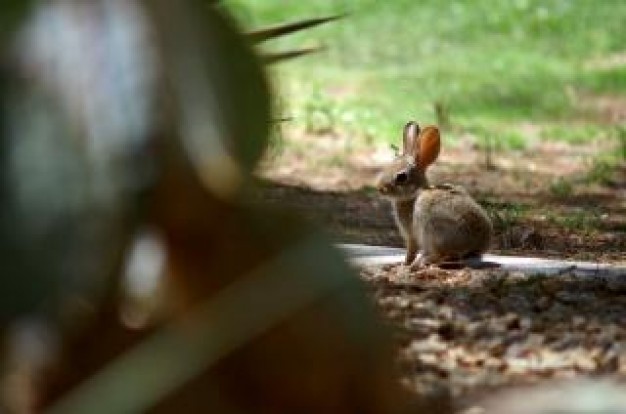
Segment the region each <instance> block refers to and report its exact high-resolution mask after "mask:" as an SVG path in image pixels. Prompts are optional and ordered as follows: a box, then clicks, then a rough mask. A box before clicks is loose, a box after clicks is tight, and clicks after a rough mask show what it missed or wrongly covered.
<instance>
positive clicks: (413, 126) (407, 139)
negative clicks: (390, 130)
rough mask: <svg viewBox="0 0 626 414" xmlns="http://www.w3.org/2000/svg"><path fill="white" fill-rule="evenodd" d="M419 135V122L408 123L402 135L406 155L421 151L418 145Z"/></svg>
mask: <svg viewBox="0 0 626 414" xmlns="http://www.w3.org/2000/svg"><path fill="white" fill-rule="evenodd" d="M419 134H420V127H419V125H417V122H414V121H410V122H407V124H406V125H405V126H404V133H403V135H402V150H403V153H404V154H411V155H415V154H416V151H417V150H418V149H419V147H418V145H417V141H418V137H419Z"/></svg>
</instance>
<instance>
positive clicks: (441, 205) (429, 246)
mask: <svg viewBox="0 0 626 414" xmlns="http://www.w3.org/2000/svg"><path fill="white" fill-rule="evenodd" d="M412 232H413V234H415V237H416V239H417V240H418V243H419V244H420V247H421V251H422V257H421V260H422V263H431V262H441V261H454V260H460V259H463V258H466V257H469V256H472V255H479V254H481V253H483V252H484V251H486V250H487V248H488V247H489V242H490V239H491V232H492V226H491V221H490V220H489V217H488V216H487V214H486V213H485V211H484V210H483V209H482V207H480V205H478V203H476V201H474V200H473V199H472V197H471V196H470V195H469V194H468V193H467V192H466V191H465V189H464V188H462V187H459V186H450V185H442V186H435V187H429V188H425V189H422V190H421V191H420V192H419V196H418V197H417V199H416V201H415V207H414V212H413V221H412Z"/></svg>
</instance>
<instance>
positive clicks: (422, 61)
mask: <svg viewBox="0 0 626 414" xmlns="http://www.w3.org/2000/svg"><path fill="white" fill-rule="evenodd" d="M223 3H224V6H225V7H227V8H228V9H229V10H230V11H231V12H232V13H233V14H234V15H235V16H236V18H237V19H238V20H239V21H240V23H241V24H242V25H243V26H244V27H245V28H248V29H251V28H255V27H261V26H267V25H271V24H277V23H281V22H286V21H292V20H296V19H300V18H305V17H309V16H324V15H332V14H338V13H348V14H349V15H348V17H347V18H346V19H345V20H343V21H341V22H339V23H336V24H329V25H324V26H322V27H320V28H317V29H316V30H311V31H304V32H302V33H297V34H295V35H293V36H288V37H286V38H284V39H279V40H277V41H273V42H272V43H271V45H267V46H265V47H266V48H267V49H281V48H283V49H285V48H287V47H288V46H289V47H303V46H316V45H325V46H327V49H326V50H325V51H324V52H322V53H318V54H316V55H313V56H309V57H306V58H303V59H297V60H295V61H293V62H290V63H287V64H283V65H278V66H276V67H275V68H274V69H273V73H274V75H275V77H276V79H277V80H278V82H276V88H277V89H279V96H280V98H279V102H278V105H279V108H280V109H281V112H282V115H283V116H286V117H292V118H293V121H292V122H293V125H295V126H297V127H302V128H305V129H306V130H307V131H308V132H313V133H316V132H321V133H323V132H333V133H338V134H351V135H352V136H354V138H355V139H364V140H365V143H368V144H369V143H372V142H379V143H380V142H390V143H392V142H395V141H396V140H397V135H398V131H399V130H400V129H399V128H400V127H401V125H403V124H404V123H405V122H406V120H407V119H417V120H419V121H420V122H423V123H432V122H439V123H441V122H442V121H448V122H449V123H450V126H451V127H452V128H451V129H450V132H449V134H448V137H450V138H451V139H452V140H454V139H455V138H458V136H460V134H462V133H463V132H471V133H473V134H477V135H490V136H491V137H492V138H493V139H495V140H496V141H497V146H498V147H500V148H504V149H506V148H512V149H522V148H525V147H526V146H527V145H528V144H529V142H528V139H530V138H529V137H527V136H525V133H524V131H525V130H524V127H525V126H526V127H527V126H528V124H529V123H531V124H532V125H533V126H537V127H539V128H540V133H539V134H538V135H536V136H534V137H533V139H542V140H543V139H554V140H565V141H568V142H573V143H585V142H587V141H589V140H594V139H600V138H606V137H611V138H614V137H616V136H617V137H618V138H620V137H621V139H622V140H623V139H625V138H624V137H623V135H624V133H623V130H622V129H619V128H617V129H616V128H615V125H617V124H619V122H623V118H621V119H620V117H618V116H612V115H611V114H610V113H608V112H610V109H611V108H610V107H609V108H608V109H607V104H606V102H605V101H606V100H607V99H610V98H612V97H614V96H618V95H619V94H624V93H626V46H625V44H624V41H625V39H626V24H625V23H624V22H626V2H625V1H620V0H603V1H588V0H542V1H539V0H516V1H502V2H501V1H494V0H459V1H438V0H424V1H413V0H394V1H376V0H334V1H333V0H316V1H313V2H295V1H291V2H284V1H277V0H274V1H272V0H227V1H224V2H223ZM620 102H621V104H623V106H624V107H626V99H624V98H622V100H621V101H619V100H618V101H617V103H616V104H617V105H619V104H620ZM614 103H615V102H614ZM437 105H438V106H440V108H441V113H440V114H439V118H438V117H437V116H436V110H435V106H437ZM609 106H610V103H609ZM621 109H623V108H621ZM442 118H443V119H442ZM616 131H618V132H616ZM620 131H621V132H620Z"/></svg>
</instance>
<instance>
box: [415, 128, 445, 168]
mask: <svg viewBox="0 0 626 414" xmlns="http://www.w3.org/2000/svg"><path fill="white" fill-rule="evenodd" d="M418 143H419V151H418V153H417V154H415V162H416V163H417V164H418V165H419V166H420V167H422V168H426V167H428V166H429V165H430V164H432V163H433V162H435V160H436V159H437V157H438V156H439V149H440V148H441V139H440V137H439V128H437V127H435V126H427V127H426V128H424V130H423V131H422V133H421V134H420V136H419V140H418Z"/></svg>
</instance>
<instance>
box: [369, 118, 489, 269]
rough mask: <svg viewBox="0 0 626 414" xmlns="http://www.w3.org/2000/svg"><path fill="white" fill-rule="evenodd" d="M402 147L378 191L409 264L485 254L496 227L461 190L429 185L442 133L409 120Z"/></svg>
mask: <svg viewBox="0 0 626 414" xmlns="http://www.w3.org/2000/svg"><path fill="white" fill-rule="evenodd" d="M420 132H421V133H420ZM403 149H404V151H403V154H402V155H400V156H398V157H397V158H396V159H395V160H394V162H393V163H392V164H391V165H390V166H388V167H387V168H386V169H385V171H383V173H382V174H381V176H380V177H379V182H378V190H379V192H380V193H381V194H382V195H383V196H385V197H387V198H389V199H391V201H392V204H393V207H394V215H395V219H396V224H397V225H398V228H399V229H400V233H401V234H402V236H403V237H404V239H405V242H406V246H407V253H406V258H405V264H406V265H411V267H417V266H421V265H424V264H429V263H441V262H445V261H457V260H461V259H463V258H466V257H469V256H473V255H480V254H482V253H484V252H485V251H486V250H487V248H488V247H489V242H490V239H491V233H492V224H491V220H490V219H489V217H488V216H487V214H486V212H485V211H484V210H483V209H482V207H480V205H479V204H478V203H476V201H474V199H473V198H472V197H471V196H470V195H469V194H468V193H467V191H466V190H465V189H464V188H463V187H460V186H455V185H450V184H442V185H437V186H430V185H429V184H428V180H427V178H426V168H427V167H428V166H429V165H430V164H432V163H433V162H434V161H435V160H436V159H437V157H438V155H439V149H440V139H439V130H438V129H437V128H436V127H426V128H425V129H424V131H423V132H422V131H420V129H419V127H418V126H417V124H416V123H414V122H409V123H408V124H407V125H406V127H405V130H404V147H403ZM418 252H419V255H418Z"/></svg>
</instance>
